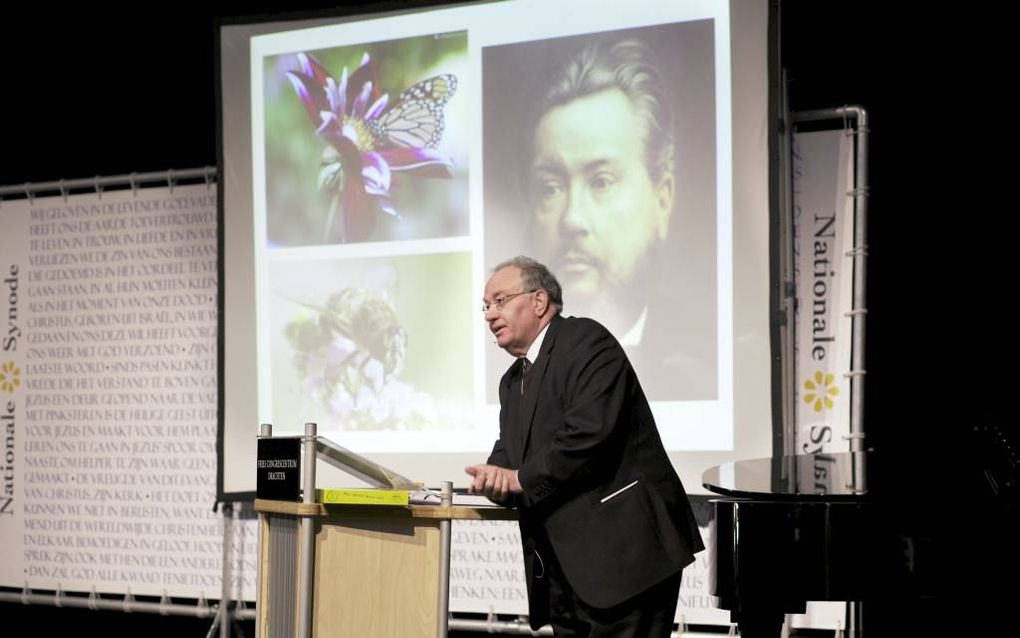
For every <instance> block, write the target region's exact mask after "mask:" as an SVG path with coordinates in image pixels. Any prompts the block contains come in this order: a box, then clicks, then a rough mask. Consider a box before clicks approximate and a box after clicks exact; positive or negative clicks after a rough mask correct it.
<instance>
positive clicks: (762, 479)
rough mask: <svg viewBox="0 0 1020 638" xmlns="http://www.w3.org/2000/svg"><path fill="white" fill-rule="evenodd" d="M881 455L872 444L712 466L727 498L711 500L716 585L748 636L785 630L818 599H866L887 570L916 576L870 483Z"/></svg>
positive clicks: (895, 575)
mask: <svg viewBox="0 0 1020 638" xmlns="http://www.w3.org/2000/svg"><path fill="white" fill-rule="evenodd" d="M874 461H875V459H873V458H869V455H868V453H866V452H847V453H836V454H813V455H802V456H783V457H774V458H764V459H753V460H747V461H737V462H732V463H724V464H722V465H719V466H716V467H713V468H711V469H709V470H708V471H706V472H705V473H704V475H703V476H702V482H703V483H704V485H705V487H706V488H707V489H709V490H711V491H713V492H715V493H717V494H720V495H723V496H724V497H725V498H720V499H716V500H714V501H712V506H713V513H714V517H713V522H712V525H711V528H710V529H711V537H712V544H711V552H712V555H711V557H710V563H711V565H712V582H711V593H712V594H713V595H714V596H716V597H718V604H719V607H721V608H722V609H727V610H729V611H730V614H731V619H732V621H733V622H735V623H737V625H738V627H739V629H740V633H741V636H745V637H747V638H754V637H755V636H759V635H761V636H778V635H780V631H781V628H782V625H783V621H784V618H785V615H786V614H796V613H804V611H805V604H806V601H809V600H836V601H866V600H867V599H869V598H871V597H872V595H873V594H874V592H875V591H876V587H875V582H876V579H877V576H878V575H879V574H881V575H882V576H881V577H882V578H886V579H889V580H890V581H901V582H903V581H905V580H907V574H905V573H902V570H899V569H898V567H897V566H901V565H902V564H903V558H902V549H901V547H900V546H899V545H898V543H897V542H896V539H895V535H892V534H887V533H885V532H884V531H882V530H884V529H885V528H884V526H883V525H882V521H881V520H879V515H878V511H879V508H878V507H877V506H876V503H875V502H874V499H873V498H872V495H871V494H870V493H869V491H868V479H869V476H870V474H871V473H872V472H871V468H870V467H869V466H870V464H871V463H872V462H874ZM852 609H855V610H856V609H857V607H856V606H855V607H852ZM858 620H859V617H855V616H851V618H849V619H848V624H849V626H848V627H847V628H848V629H851V630H853V629H854V628H855V627H854V625H855V624H856V623H857V621H858Z"/></svg>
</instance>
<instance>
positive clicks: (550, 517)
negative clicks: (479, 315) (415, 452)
mask: <svg viewBox="0 0 1020 638" xmlns="http://www.w3.org/2000/svg"><path fill="white" fill-rule="evenodd" d="M483 307H484V309H485V320H486V322H487V323H488V324H489V329H490V330H491V331H492V333H493V335H495V337H496V342H497V343H498V344H499V346H500V347H501V348H503V349H504V350H506V351H507V352H508V353H510V354H511V355H513V356H514V357H517V361H516V362H515V363H514V364H513V365H512V366H510V369H509V370H507V372H506V374H504V375H503V378H502V379H501V380H500V384H499V397H500V418H499V421H500V424H499V425H500V432H499V440H498V441H497V442H496V444H495V446H494V447H493V450H492V454H491V455H490V456H489V459H488V462H487V463H486V464H484V465H475V466H472V467H469V468H467V472H468V473H469V474H471V475H472V476H473V477H474V478H473V481H472V485H471V488H472V491H474V492H476V493H481V494H485V495H486V496H488V497H489V498H492V499H493V500H497V501H503V502H507V501H512V502H513V503H514V504H516V505H517V506H518V507H519V509H520V526H521V540H522V542H523V544H524V560H525V572H526V577H527V581H528V603H529V610H530V616H531V618H530V620H531V626H532V627H533V628H535V629H537V628H538V627H540V626H542V625H543V624H545V623H546V622H551V623H552V625H553V629H554V631H555V632H556V635H557V636H633V637H635V638H638V637H641V638H645V637H650V636H668V635H669V633H670V631H671V629H672V625H673V615H674V613H675V610H676V604H677V595H678V592H679V588H680V575H681V572H682V569H683V568H684V566H686V565H688V564H690V563H691V562H692V561H693V560H694V554H695V553H696V552H698V551H700V550H701V549H703V546H702V543H701V537H700V535H699V531H698V526H697V523H696V522H695V520H694V515H693V513H692V512H691V509H690V505H689V503H688V501H687V495H686V494H685V493H684V489H683V486H682V485H681V483H680V479H679V478H678V477H677V475H676V472H675V471H674V470H673V467H672V465H671V464H670V462H669V459H668V458H667V457H666V452H665V449H664V448H663V446H662V442H661V440H660V438H659V434H658V431H657V430H656V427H655V421H654V419H653V418H652V413H651V410H650V408H649V407H648V401H647V400H646V399H645V395H644V393H643V391H642V389H641V384H640V383H639V382H638V379H637V376H636V375H635V373H634V370H633V368H632V367H631V365H630V362H629V361H628V360H627V356H626V354H625V353H624V351H623V349H622V348H621V347H620V344H619V343H618V342H617V340H616V339H615V338H614V337H613V335H611V334H610V333H609V331H607V330H606V329H605V328H604V327H602V326H601V325H600V324H598V323H597V322H595V321H592V320H590V319H583V318H572V317H570V318H564V317H561V316H560V311H561V310H562V307H563V297H562V292H561V289H560V285H559V283H558V282H557V281H556V278H555V277H554V276H553V275H552V273H550V272H549V270H548V269H547V268H546V267H545V266H543V265H542V264H540V263H538V262H535V261H534V260H531V259H529V258H526V257H516V258H514V259H511V260H509V261H507V262H504V263H503V264H500V265H499V266H497V267H496V269H495V270H494V272H493V275H492V277H491V278H490V279H489V282H488V284H486V286H485V296H484V298H483Z"/></svg>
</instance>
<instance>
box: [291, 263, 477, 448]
mask: <svg viewBox="0 0 1020 638" xmlns="http://www.w3.org/2000/svg"><path fill="white" fill-rule="evenodd" d="M470 267H471V265H470V256H469V255H468V254H467V253H449V254H439V255H414V256H406V257H382V258H361V259H331V260H316V261H305V260H295V261H285V262H277V263H274V264H273V268H272V275H271V299H272V302H271V306H272V310H271V326H272V328H271V330H272V354H271V356H272V388H273V412H274V416H275V419H276V420H277V422H279V423H290V422H295V421H297V422H303V421H308V420H311V421H316V422H317V423H318V424H319V426H320V433H326V432H330V431H334V430H344V431H352V430H362V431H367V430H375V431H401V430H433V429H457V428H461V427H464V426H465V425H466V424H467V420H466V419H467V417H466V415H467V413H468V412H469V411H470V409H471V405H472V403H473V400H474V399H473V374H472V360H473V359H472V358H473V354H472V348H471V340H470V339H466V338H464V335H465V334H470V332H471V325H470V321H471V319H472V318H473V316H472V315H471V313H470V312H469V311H468V308H469V304H470V299H471V298H470V295H469V291H470V279H471V276H470ZM436 282H445V284H444V286H443V288H444V290H445V291H446V292H445V293H444V298H443V300H442V303H437V300H436V288H435V285H436Z"/></svg>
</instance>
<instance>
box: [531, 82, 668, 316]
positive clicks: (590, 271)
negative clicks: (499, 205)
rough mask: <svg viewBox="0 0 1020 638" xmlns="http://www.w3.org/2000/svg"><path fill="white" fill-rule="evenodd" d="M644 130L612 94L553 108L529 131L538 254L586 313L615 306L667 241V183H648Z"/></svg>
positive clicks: (612, 91)
mask: <svg viewBox="0 0 1020 638" xmlns="http://www.w3.org/2000/svg"><path fill="white" fill-rule="evenodd" d="M644 128H645V127H644V124H643V122H642V121H641V119H640V118H639V116H638V114H637V112H636V111H635V109H634V107H633V106H632V105H631V102H630V100H629V98H627V96H626V95H624V94H623V92H621V91H619V90H617V89H609V90H605V91H601V92H599V93H593V94H591V95H587V96H585V97H581V98H578V99H576V100H573V101H571V102H568V103H566V104H563V105H561V106H558V107H556V108H553V109H552V110H550V111H549V112H548V113H546V114H545V115H544V116H543V117H542V119H541V120H539V123H538V126H537V127H536V129H535V136H534V140H533V145H532V159H531V164H530V167H529V190H530V193H529V195H530V198H531V206H532V211H533V213H534V222H535V225H536V229H535V230H536V231H537V232H536V233H535V234H536V241H537V242H538V250H539V251H540V252H539V254H540V255H541V258H543V259H545V260H547V263H550V264H551V266H552V270H553V271H554V272H555V273H556V274H557V276H558V277H559V278H560V280H561V281H562V282H563V288H564V290H565V291H569V297H570V299H571V303H572V304H573V303H574V302H575V301H576V302H577V305H578V306H580V307H581V309H582V310H586V311H590V310H591V309H593V308H598V307H600V306H607V305H608V307H610V308H612V307H614V306H618V305H619V304H620V303H621V297H620V293H621V292H625V291H627V290H628V289H630V292H633V288H634V284H635V281H634V279H635V277H636V276H637V275H639V274H640V273H641V267H642V266H643V265H644V264H645V263H647V262H646V258H647V257H648V256H649V252H650V251H651V250H652V249H653V248H654V247H655V245H656V244H657V243H658V242H659V241H661V240H662V239H664V238H665V236H666V232H667V229H668V226H669V216H670V211H671V210H672V206H673V176H672V175H666V176H664V177H663V178H662V179H660V180H659V183H653V182H652V179H651V177H650V176H649V174H648V169H647V166H646V164H645V156H644V150H645V149H644V136H645V133H644ZM639 283H640V282H639ZM642 285H643V284H642ZM624 296H626V295H624ZM631 296H632V295H631ZM614 300H615V301H614ZM600 301H601V302H602V303H600ZM607 301H608V303H606V302H607ZM636 310H637V312H640V308H637V309H636Z"/></svg>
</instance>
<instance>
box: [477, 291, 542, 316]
mask: <svg viewBox="0 0 1020 638" xmlns="http://www.w3.org/2000/svg"><path fill="white" fill-rule="evenodd" d="M538 290H539V289H538V288H535V289H533V290H522V291H521V292H515V293H513V294H509V295H503V296H502V297H496V298H495V299H493V300H492V302H491V303H490V302H488V301H483V302H482V313H486V312H489V308H492V307H493V306H495V307H496V310H502V309H503V306H505V305H507V303H508V302H509V301H510V300H511V299H513V298H514V297H520V296H521V295H530V294H531V293H533V292H538Z"/></svg>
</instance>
